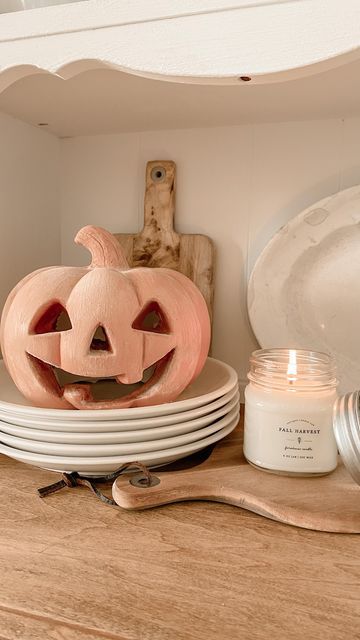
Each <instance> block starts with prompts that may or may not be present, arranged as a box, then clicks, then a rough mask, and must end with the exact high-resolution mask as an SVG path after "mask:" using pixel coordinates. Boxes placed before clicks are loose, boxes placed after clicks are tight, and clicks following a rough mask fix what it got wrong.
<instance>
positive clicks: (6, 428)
mask: <svg viewBox="0 0 360 640" xmlns="http://www.w3.org/2000/svg"><path fill="white" fill-rule="evenodd" d="M238 402H239V393H235V395H234V396H233V398H232V399H231V400H230V401H229V402H227V403H226V404H224V405H223V406H222V407H220V409H218V410H217V411H211V413H207V414H206V415H204V416H201V417H200V418H197V419H195V420H189V421H186V422H179V423H177V424H173V425H169V426H166V425H165V426H160V427H155V428H153V429H139V430H137V431H110V432H106V431H101V432H100V433H77V432H71V431H45V430H41V429H31V428H30V429H29V428H28V427H19V426H17V425H14V424H9V423H7V422H0V434H1V433H5V434H8V435H10V436H16V437H18V438H27V439H28V440H36V441H39V442H47V443H49V442H51V443H60V444H90V445H99V444H101V445H104V444H124V443H129V442H145V441H147V440H159V439H163V438H172V437H174V436H181V435H183V434H185V433H190V432H192V431H196V430H198V429H202V428H203V427H206V426H208V425H209V424H212V423H213V422H215V421H216V420H220V419H221V418H222V417H223V416H225V415H226V414H228V413H229V412H230V411H231V410H232V409H233V408H234V407H235V406H236V404H237V403H238ZM186 414H187V411H184V413H182V414H180V415H183V416H184V417H185V416H186ZM0 440H1V437H0Z"/></svg>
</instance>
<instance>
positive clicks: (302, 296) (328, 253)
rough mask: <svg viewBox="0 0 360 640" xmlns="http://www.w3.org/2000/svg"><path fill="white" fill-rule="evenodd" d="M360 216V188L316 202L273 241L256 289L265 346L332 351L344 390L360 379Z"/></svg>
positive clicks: (255, 308)
mask: <svg viewBox="0 0 360 640" xmlns="http://www.w3.org/2000/svg"><path fill="white" fill-rule="evenodd" d="M359 222H360V187H359V186H357V187H352V188H351V189H346V190H345V191H340V192H339V193H337V194H336V195H334V196H331V197H329V198H325V199H324V200H321V201H320V202H318V203H316V204H315V205H313V206H312V207H309V208H308V209H306V211H304V212H302V213H300V214H299V215H297V216H296V217H295V218H294V219H293V220H291V222H289V224H287V225H286V226H285V227H283V228H282V229H281V230H280V231H279V232H278V233H277V234H276V235H275V236H274V237H273V239H272V240H271V241H270V242H269V244H268V245H267V246H266V248H265V249H264V251H263V252H262V254H261V255H260V257H259V259H258V261H257V263H256V265H255V267H254V270H253V273H252V275H251V278H250V283H249V289H248V309H249V316H250V321H251V325H252V328H253V330H254V332H255V335H256V337H257V339H258V341H259V343H260V344H261V346H262V347H264V348H272V347H287V348H299V349H312V350H315V351H323V352H326V353H330V354H332V355H333V356H334V357H335V359H336V362H337V366H338V377H339V381H340V392H341V393H345V392H348V391H352V390H353V389H358V388H359V385H360V340H359V297H360V278H359V274H360V224H359Z"/></svg>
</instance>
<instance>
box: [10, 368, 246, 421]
mask: <svg viewBox="0 0 360 640" xmlns="http://www.w3.org/2000/svg"><path fill="white" fill-rule="evenodd" d="M208 361H210V362H212V363H216V365H218V366H220V367H221V368H222V369H223V370H225V371H226V373H227V374H228V380H227V382H226V383H225V384H223V385H222V386H221V387H219V388H217V389H214V390H213V391H211V392H209V393H205V394H202V395H200V396H195V397H194V398H188V399H185V400H175V401H174V402H167V403H164V404H159V405H151V406H147V407H132V408H129V409H93V410H91V409H81V410H78V409H45V408H40V407H33V406H28V405H19V404H14V403H11V402H6V401H4V400H1V399H0V409H3V410H4V409H5V410H6V412H7V414H11V413H12V412H14V413H17V414H21V415H23V414H25V415H33V416H43V417H45V416H46V417H52V418H53V419H56V417H57V418H58V419H59V418H64V417H66V416H68V417H71V418H73V419H74V418H75V420H76V421H77V420H79V421H81V420H86V419H87V418H91V419H92V420H94V421H95V420H96V419H100V418H101V419H109V420H112V419H114V418H118V417H119V416H121V417H122V418H129V419H131V418H136V417H153V416H161V415H168V414H171V413H180V412H182V411H186V409H187V408H189V409H191V408H195V407H200V406H202V405H204V404H209V402H211V401H212V400H215V399H216V398H219V397H220V396H222V395H225V393H227V392H228V391H229V390H230V389H232V388H233V386H234V385H235V384H236V383H237V382H238V376H237V373H236V371H235V370H234V369H233V368H232V367H231V366H230V365H228V364H226V363H225V362H222V361H221V360H217V359H216V358H209V357H208V358H207V361H206V362H208ZM205 368H206V363H205V366H204V368H203V370H202V372H201V373H203V372H204V369H205ZM4 370H5V365H4V362H3V361H2V362H1V363H0V375H1V373H3V372H4ZM201 373H200V374H199V376H198V377H200V376H201Z"/></svg>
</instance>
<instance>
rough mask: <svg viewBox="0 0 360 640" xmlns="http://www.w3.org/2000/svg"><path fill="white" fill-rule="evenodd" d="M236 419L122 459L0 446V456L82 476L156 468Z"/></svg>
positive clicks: (193, 449)
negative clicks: (132, 465) (131, 465)
mask: <svg viewBox="0 0 360 640" xmlns="http://www.w3.org/2000/svg"><path fill="white" fill-rule="evenodd" d="M238 421H239V420H238V416H236V417H235V418H234V419H233V421H232V422H231V423H230V424H229V425H228V426H227V427H225V428H224V429H220V431H217V432H216V433H214V434H212V435H211V436H208V437H207V438H203V439H202V440H197V441H196V442H192V443H190V444H186V445H182V446H179V447H173V448H172V449H165V450H164V451H152V452H148V453H138V454H133V455H123V456H103V457H96V458H92V457H87V458H84V457H78V458H77V457H69V456H51V455H43V454H41V453H30V452H28V451H21V450H20V449H15V448H14V447H9V446H6V445H4V444H1V443H0V453H2V454H4V455H6V456H9V457H10V458H14V459H15V460H19V461H20V462H25V463H27V464H31V465H33V466H35V467H41V468H43V469H49V470H50V471H59V472H63V471H78V472H81V473H82V474H83V475H89V476H90V475H93V476H99V475H100V476H101V475H105V474H107V473H111V472H112V471H116V469H118V468H119V467H120V466H121V465H122V464H125V463H127V462H142V463H144V464H146V465H147V466H149V467H155V466H160V465H164V464H168V463H169V462H173V461H174V460H179V459H180V458H185V457H186V456H189V455H191V454H192V453H195V452H196V451H200V450H201V449H204V448H205V447H207V446H209V445H211V444H214V443H215V442H218V440H221V439H222V438H224V437H225V436H227V435H228V434H229V433H231V431H233V430H234V429H235V427H236V425H237V424H238Z"/></svg>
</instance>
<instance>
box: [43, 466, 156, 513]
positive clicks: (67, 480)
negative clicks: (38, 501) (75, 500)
mask: <svg viewBox="0 0 360 640" xmlns="http://www.w3.org/2000/svg"><path fill="white" fill-rule="evenodd" d="M130 468H131V469H134V468H136V469H139V471H141V472H142V473H143V474H144V478H143V486H144V487H151V484H152V476H151V474H150V471H149V469H148V468H147V467H146V466H145V465H144V464H142V463H141V462H128V463H126V464H122V465H121V467H119V468H118V469H117V470H116V471H114V472H113V473H110V474H109V475H107V476H99V477H98V478H94V477H89V476H81V475H79V473H78V472H77V471H72V472H71V473H63V474H62V476H61V480H59V481H58V482H54V483H53V484H49V485H48V486H47V487H42V488H41V489H38V490H37V491H38V494H39V496H40V498H46V496H49V495H50V494H51V493H55V492H56V491H60V489H64V488H66V487H68V488H71V489H72V488H74V487H79V486H80V487H87V488H88V489H90V491H92V492H93V493H94V494H95V495H96V497H97V498H99V500H101V502H104V503H105V504H108V505H110V506H117V505H116V502H115V500H113V499H112V498H108V497H107V496H106V495H105V494H104V493H102V491H100V490H99V489H98V488H97V486H96V484H105V483H109V482H114V480H116V478H118V477H119V475H120V474H122V473H124V471H127V470H128V469H130Z"/></svg>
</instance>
